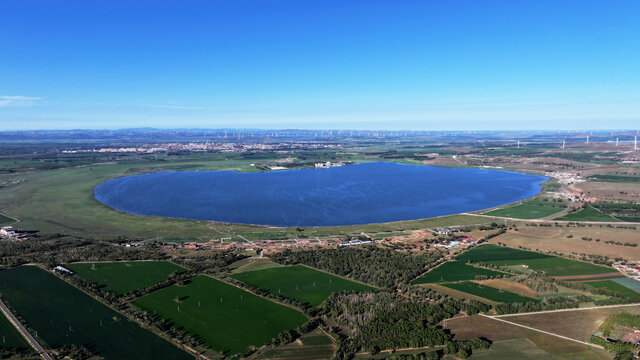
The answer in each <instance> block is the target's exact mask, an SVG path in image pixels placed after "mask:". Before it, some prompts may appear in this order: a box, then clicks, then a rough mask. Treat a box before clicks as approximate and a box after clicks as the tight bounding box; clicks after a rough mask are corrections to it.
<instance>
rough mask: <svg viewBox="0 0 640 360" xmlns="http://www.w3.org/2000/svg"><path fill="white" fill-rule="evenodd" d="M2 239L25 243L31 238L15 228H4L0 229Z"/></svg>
mask: <svg viewBox="0 0 640 360" xmlns="http://www.w3.org/2000/svg"><path fill="white" fill-rule="evenodd" d="M0 237H1V238H3V239H8V240H11V241H25V240H27V239H28V238H29V237H28V236H27V235H26V234H25V233H23V232H22V231H19V230H16V229H14V228H13V226H3V227H1V228H0Z"/></svg>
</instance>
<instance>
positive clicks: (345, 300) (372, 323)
mask: <svg viewBox="0 0 640 360" xmlns="http://www.w3.org/2000/svg"><path fill="white" fill-rule="evenodd" d="M431 295H435V292H428V291H425V292H420V291H419V290H418V291H417V292H414V293H403V294H402V295H400V294H398V293H392V292H372V293H352V294H332V295H331V296H330V297H329V298H328V299H327V301H326V302H325V304H324V306H323V309H322V310H323V312H322V313H321V314H322V315H323V316H328V317H331V318H332V319H335V320H336V321H337V322H338V323H339V324H340V325H341V326H342V327H344V328H347V329H349V331H348V333H349V334H350V335H349V336H344V335H343V337H342V339H341V341H340V343H339V348H338V352H337V354H338V355H337V358H338V359H341V358H350V357H351V356H352V355H353V354H355V353H356V352H357V351H360V350H364V351H367V352H369V353H371V354H376V353H378V352H380V351H381V350H390V349H400V348H421V347H425V346H429V347H432V346H445V345H447V346H446V347H445V349H444V351H445V353H451V354H458V351H460V350H461V349H463V350H462V351H461V353H465V352H467V351H468V353H467V355H466V356H467V357H468V356H469V355H470V353H471V350H472V348H474V346H475V345H473V344H476V343H482V344H485V345H486V347H488V342H486V341H482V340H479V339H478V340H474V341H473V342H469V343H466V342H456V341H454V340H453V335H452V334H451V333H450V332H449V331H448V330H445V329H443V328H442V327H441V326H439V325H438V324H439V323H440V322H441V321H443V320H445V319H448V318H451V317H453V316H454V315H456V314H458V313H459V312H460V311H461V310H465V309H468V310H469V312H471V313H473V312H474V311H480V310H482V311H488V310H489V306H487V305H484V304H481V303H478V302H469V301H467V302H465V301H462V300H456V299H453V298H450V297H441V300H440V301H434V299H433V298H432V297H431ZM439 296H442V295H439ZM483 346H484V345H483ZM449 350H451V351H453V352H448V351H449ZM429 356H433V355H429Z"/></svg>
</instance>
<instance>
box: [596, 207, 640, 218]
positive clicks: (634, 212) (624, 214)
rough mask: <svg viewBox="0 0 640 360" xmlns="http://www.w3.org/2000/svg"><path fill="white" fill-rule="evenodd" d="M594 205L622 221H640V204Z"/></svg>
mask: <svg viewBox="0 0 640 360" xmlns="http://www.w3.org/2000/svg"><path fill="white" fill-rule="evenodd" d="M593 207H594V208H596V209H598V210H600V211H601V212H603V213H605V214H607V215H610V216H613V217H615V218H617V219H620V220H622V221H628V222H640V204H630V203H626V204H625V203H614V204H594V205H593Z"/></svg>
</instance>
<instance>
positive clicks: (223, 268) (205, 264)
mask: <svg viewBox="0 0 640 360" xmlns="http://www.w3.org/2000/svg"><path fill="white" fill-rule="evenodd" d="M247 257H248V256H247V255H244V254H238V253H235V252H233V251H228V250H227V251H207V252H200V253H197V254H196V255H192V256H190V257H188V258H177V259H174V260H173V262H175V263H176V264H179V265H182V266H183V267H185V268H187V269H191V270H193V271H195V272H207V273H210V274H219V273H226V272H228V271H229V265H231V264H233V263H234V262H236V261H238V260H242V259H244V258H247Z"/></svg>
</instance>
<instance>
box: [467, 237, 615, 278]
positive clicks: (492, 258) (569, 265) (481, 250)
mask: <svg viewBox="0 0 640 360" xmlns="http://www.w3.org/2000/svg"><path fill="white" fill-rule="evenodd" d="M458 260H460V261H471V262H483V263H488V264H496V265H527V266H528V268H529V269H531V270H535V271H544V272H545V273H546V274H547V275H549V276H573V275H591V274H607V273H612V272H615V270H614V269H613V268H610V267H605V266H598V265H593V264H590V263H586V262H583V261H577V260H571V259H565V258H562V257H557V256H550V255H546V254H541V253H537V252H533V251H524V250H518V249H513V248H509V247H504V246H498V245H493V244H486V245H480V246H477V247H475V248H472V249H471V250H469V251H467V252H465V253H463V254H461V255H460V256H458Z"/></svg>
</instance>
